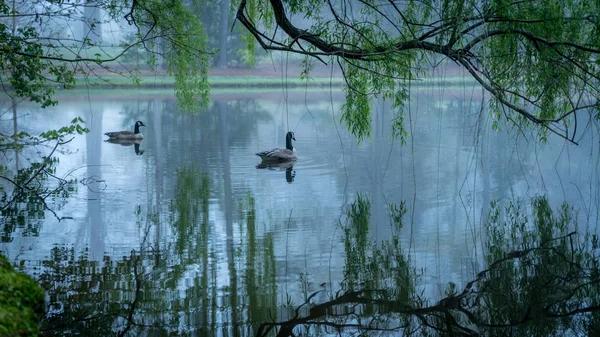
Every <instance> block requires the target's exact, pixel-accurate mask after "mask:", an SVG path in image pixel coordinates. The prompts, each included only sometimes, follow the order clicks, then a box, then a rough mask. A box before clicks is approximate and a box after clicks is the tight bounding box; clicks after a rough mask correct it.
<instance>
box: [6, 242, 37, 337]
mask: <svg viewBox="0 0 600 337" xmlns="http://www.w3.org/2000/svg"><path fill="white" fill-rule="evenodd" d="M43 305H44V292H43V291H42V288H41V287H40V286H39V284H37V282H35V281H34V280H33V279H32V278H31V277H29V276H27V275H25V274H23V273H20V272H18V271H16V270H15V269H14V268H13V267H12V266H11V264H10V262H9V261H8V260H7V259H6V258H5V257H4V256H2V255H1V254H0V336H7V337H9V336H10V337H12V336H37V335H38V333H39V329H40V327H39V322H40V319H41V317H42V313H43Z"/></svg>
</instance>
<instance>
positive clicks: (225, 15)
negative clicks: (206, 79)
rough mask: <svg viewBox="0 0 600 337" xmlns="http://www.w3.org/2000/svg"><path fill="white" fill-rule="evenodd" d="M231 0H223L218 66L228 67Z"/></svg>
mask: <svg viewBox="0 0 600 337" xmlns="http://www.w3.org/2000/svg"><path fill="white" fill-rule="evenodd" d="M229 15H230V13H229V0H222V1H221V18H220V20H219V24H220V26H219V55H218V59H217V67H219V68H227V36H228V35H229Z"/></svg>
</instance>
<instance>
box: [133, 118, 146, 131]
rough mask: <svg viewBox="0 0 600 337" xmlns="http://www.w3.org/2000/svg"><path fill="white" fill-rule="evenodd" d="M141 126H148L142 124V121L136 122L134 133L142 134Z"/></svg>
mask: <svg viewBox="0 0 600 337" xmlns="http://www.w3.org/2000/svg"><path fill="white" fill-rule="evenodd" d="M140 126H146V124H144V122H142V121H137V122H135V130H134V133H140Z"/></svg>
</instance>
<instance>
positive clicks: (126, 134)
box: [105, 121, 146, 139]
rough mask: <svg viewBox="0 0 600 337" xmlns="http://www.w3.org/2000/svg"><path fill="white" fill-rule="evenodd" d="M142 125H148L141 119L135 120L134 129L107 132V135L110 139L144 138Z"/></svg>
mask: <svg viewBox="0 0 600 337" xmlns="http://www.w3.org/2000/svg"><path fill="white" fill-rule="evenodd" d="M140 126H146V124H144V123H143V122H141V121H137V122H135V125H134V127H133V131H113V132H106V133H105V135H106V136H108V137H109V138H110V139H143V138H144V135H142V133H141V132H140Z"/></svg>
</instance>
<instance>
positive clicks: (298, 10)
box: [237, 0, 600, 143]
mask: <svg viewBox="0 0 600 337" xmlns="http://www.w3.org/2000/svg"><path fill="white" fill-rule="evenodd" d="M252 6H255V5H254V2H253V1H243V0H242V1H240V3H239V5H238V11H237V19H238V20H239V21H240V22H241V23H242V24H243V25H244V26H245V27H246V28H247V29H248V31H249V32H250V34H252V35H253V37H254V38H255V39H257V40H258V41H259V44H260V45H261V46H262V47H263V48H265V49H267V50H277V51H286V52H292V53H298V54H302V55H307V56H310V57H312V58H315V59H317V60H319V61H320V62H322V63H326V64H329V63H337V64H339V66H340V68H341V69H342V70H343V71H344V77H345V79H346V82H347V84H348V88H347V95H346V104H345V105H344V107H343V116H342V120H343V121H344V122H345V123H346V124H347V126H348V127H349V129H350V130H351V131H352V132H353V133H354V134H355V135H356V136H357V138H358V140H359V141H361V140H364V139H366V138H368V137H369V134H370V129H371V124H370V114H371V104H369V102H370V100H372V98H373V97H381V98H385V99H391V100H392V101H393V105H394V109H395V110H396V111H395V114H396V118H395V119H394V122H393V125H392V128H393V134H394V135H395V136H400V137H401V138H402V137H405V136H406V134H407V133H406V130H405V127H404V123H403V115H402V108H403V106H404V105H405V103H406V102H407V101H408V99H409V95H408V90H407V88H408V87H409V85H410V82H411V81H413V80H414V79H415V78H416V76H419V75H420V74H422V73H423V72H424V71H427V70H429V69H430V68H432V67H435V66H437V65H438V64H439V63H441V62H443V61H446V63H447V64H455V65H458V66H460V67H462V68H463V69H465V70H466V71H467V72H468V73H469V74H470V75H471V76H472V77H473V78H474V79H475V80H476V81H477V82H478V83H479V84H480V85H481V86H482V87H483V88H484V89H485V90H487V92H488V93H489V94H491V99H490V100H489V107H490V113H491V114H492V115H493V116H494V117H495V118H496V121H502V120H506V121H508V122H509V123H511V124H512V125H515V126H522V125H527V124H529V123H533V124H536V125H539V126H541V128H540V129H539V130H540V138H541V139H545V138H546V135H547V133H548V132H552V133H555V134H557V135H559V136H561V137H563V138H565V139H566V140H568V141H570V142H573V143H576V142H577V139H576V136H577V114H578V113H579V114H588V115H590V116H594V117H595V118H600V106H599V104H600V103H598V102H599V100H600V77H599V75H598V74H599V73H600V62H599V61H598V60H599V59H600V58H599V57H598V56H599V55H600V39H597V36H598V33H599V30H600V5H599V4H598V3H597V2H582V1H566V2H565V1H563V2H556V1H552V0H543V1H505V0H490V1H472V0H443V1H431V0H425V1H413V0H409V1H403V2H395V1H359V2H354V1H350V0H344V1H339V2H331V1H313V0H303V1H302V0H296V1H286V2H285V3H284V2H283V1H281V0H271V1H270V2H269V5H265V6H264V7H267V8H268V9H262V10H260V11H259V10H256V9H254V7H252ZM263 13H268V14H264V15H263ZM271 18H275V22H276V27H271V26H270V25H269V24H267V23H264V20H271ZM280 31H283V32H284V33H285V34H279V32H280ZM276 32H277V33H278V34H275V33H276ZM279 36H283V37H281V38H280V37H279ZM248 47H249V48H253V47H254V45H253V44H249V45H248ZM303 76H306V74H304V75H303ZM494 125H495V126H496V127H497V126H499V123H495V124H494Z"/></svg>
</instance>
